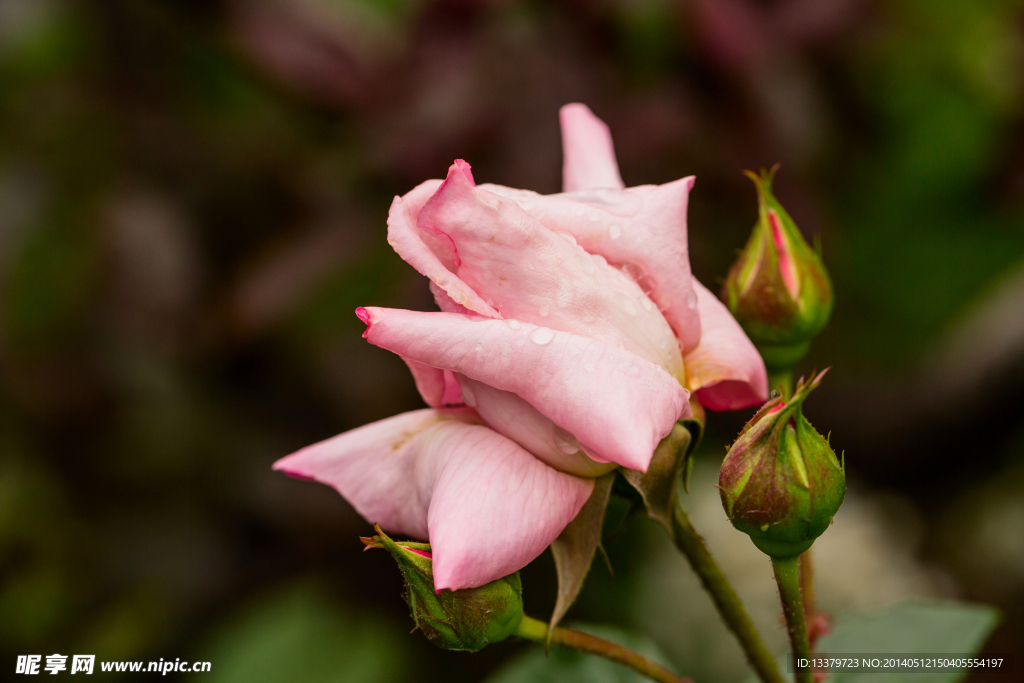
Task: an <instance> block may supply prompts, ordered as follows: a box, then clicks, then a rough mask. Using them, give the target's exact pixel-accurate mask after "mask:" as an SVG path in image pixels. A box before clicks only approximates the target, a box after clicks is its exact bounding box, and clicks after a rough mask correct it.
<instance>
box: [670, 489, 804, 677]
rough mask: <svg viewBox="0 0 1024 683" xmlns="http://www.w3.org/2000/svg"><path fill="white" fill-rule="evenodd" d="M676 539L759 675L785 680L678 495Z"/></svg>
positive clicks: (675, 512)
mask: <svg viewBox="0 0 1024 683" xmlns="http://www.w3.org/2000/svg"><path fill="white" fill-rule="evenodd" d="M672 540H674V541H675V544H676V547H677V548H679V550H680V551H681V552H682V553H683V554H684V555H686V559H688V560H689V561H690V566H691V567H693V571H695V572H696V573H697V576H699V577H700V580H701V582H702V583H703V584H704V589H705V590H706V591H707V592H708V593H710V594H711V599H712V600H713V601H714V603H715V607H717V608H718V613H719V614H720V615H721V616H722V620H723V621H725V625H726V626H728V627H729V630H730V631H732V632H733V634H734V635H735V636H736V639H737V640H739V641H740V647H742V648H743V652H744V653H745V654H746V656H747V661H748V662H750V666H751V667H753V669H754V671H756V672H757V675H758V677H759V678H760V679H761V680H762V681H764V683H784V681H785V678H783V676H782V673H781V672H780V671H779V667H778V665H777V664H776V662H775V658H774V657H772V654H771V652H769V651H768V648H766V647H765V645H764V641H763V640H761V634H760V633H759V632H758V630H757V627H756V626H754V622H753V621H751V619H750V615H748V614H747V610H746V608H744V607H743V603H742V602H741V601H740V598H739V596H738V595H736V591H735V590H734V589H733V587H732V585H731V584H730V583H729V580H728V579H727V578H725V574H723V573H722V570H721V569H720V568H719V567H718V564H717V563H716V562H715V558H714V557H712V556H711V552H710V551H709V550H708V547H707V545H705V543H704V539H703V538H701V536H700V534H698V533H697V531H696V529H694V528H693V524H691V523H690V517H689V515H687V514H686V510H684V509H683V506H682V503H680V502H679V500H678V499H677V500H676V501H675V504H674V506H673V509H672Z"/></svg>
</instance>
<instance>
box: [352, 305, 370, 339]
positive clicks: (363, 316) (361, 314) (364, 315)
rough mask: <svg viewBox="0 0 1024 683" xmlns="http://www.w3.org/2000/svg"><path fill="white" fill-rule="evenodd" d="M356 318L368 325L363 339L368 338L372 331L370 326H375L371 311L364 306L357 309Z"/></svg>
mask: <svg viewBox="0 0 1024 683" xmlns="http://www.w3.org/2000/svg"><path fill="white" fill-rule="evenodd" d="M356 317H357V318H359V319H360V320H362V321H363V322H364V323H366V330H364V331H363V337H366V333H367V332H369V331H370V325H371V324H373V317H372V316H371V315H370V311H369V310H367V309H366V308H364V307H363V306H360V307H359V308H357V309H356Z"/></svg>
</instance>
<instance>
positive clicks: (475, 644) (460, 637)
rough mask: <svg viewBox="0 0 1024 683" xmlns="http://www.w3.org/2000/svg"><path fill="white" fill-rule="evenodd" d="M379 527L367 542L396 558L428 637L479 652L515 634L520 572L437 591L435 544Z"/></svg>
mask: <svg viewBox="0 0 1024 683" xmlns="http://www.w3.org/2000/svg"><path fill="white" fill-rule="evenodd" d="M374 529H375V530H376V531H377V535H376V536H373V537H371V538H363V539H362V541H363V543H365V544H366V545H367V546H369V547H372V548H383V549H385V550H387V551H388V552H389V553H391V556H392V557H393V558H395V561H396V562H397V563H398V568H399V569H400V570H401V572H402V576H403V577H404V578H405V596H404V597H405V601H406V602H407V603H408V604H409V609H410V611H411V613H412V619H413V621H414V622H415V623H416V626H417V627H418V628H419V629H420V630H421V631H422V632H423V635H425V636H426V637H427V640H429V641H430V642H432V643H433V644H434V645H437V646H438V647H441V648H444V649H446V650H462V651H468V652H476V651H477V650H480V649H482V648H484V647H486V646H487V645H490V644H491V643H497V642H500V641H502V640H505V639H506V638H508V637H509V636H511V635H513V634H514V633H515V631H516V628H517V627H518V626H519V622H520V621H522V618H523V589H522V583H521V581H520V579H519V572H516V573H514V574H509V575H508V576H505V577H502V578H500V579H497V580H495V581H491V582H490V583H488V584H486V585H483V586H479V587H477V588H465V589H462V590H456V591H453V590H448V589H445V590H442V591H435V590H434V573H433V563H434V561H433V558H432V557H431V556H430V544H428V543H414V542H405V541H402V542H396V541H393V540H392V539H391V538H389V537H388V536H387V535H386V534H385V533H384V532H383V531H381V529H380V527H379V526H375V527H374ZM421 553H425V554H421Z"/></svg>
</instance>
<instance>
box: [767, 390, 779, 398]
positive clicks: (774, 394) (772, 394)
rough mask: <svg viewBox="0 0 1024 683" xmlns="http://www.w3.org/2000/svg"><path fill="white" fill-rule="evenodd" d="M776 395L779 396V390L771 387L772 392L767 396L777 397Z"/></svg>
mask: <svg viewBox="0 0 1024 683" xmlns="http://www.w3.org/2000/svg"><path fill="white" fill-rule="evenodd" d="M778 397H779V392H778V391H777V390H775V389H772V393H771V395H770V396H769V398H778Z"/></svg>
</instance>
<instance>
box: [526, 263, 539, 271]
mask: <svg viewBox="0 0 1024 683" xmlns="http://www.w3.org/2000/svg"><path fill="white" fill-rule="evenodd" d="M526 267H527V268H529V269H530V270H537V269H536V268H534V266H533V264H532V263H527V264H526Z"/></svg>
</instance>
